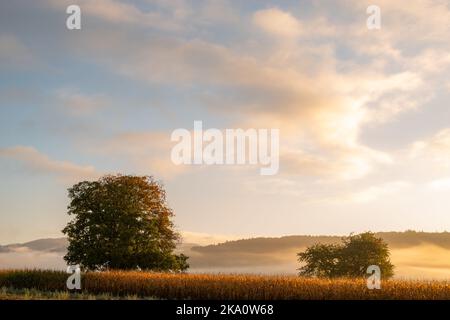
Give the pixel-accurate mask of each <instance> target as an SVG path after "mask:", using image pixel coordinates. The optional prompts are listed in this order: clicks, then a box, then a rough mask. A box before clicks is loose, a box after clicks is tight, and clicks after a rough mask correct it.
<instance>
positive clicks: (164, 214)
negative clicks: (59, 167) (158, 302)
mask: <svg viewBox="0 0 450 320" xmlns="http://www.w3.org/2000/svg"><path fill="white" fill-rule="evenodd" d="M69 198H70V199H71V201H70V204H69V206H68V214H69V215H73V216H74V218H73V220H72V221H70V222H69V223H68V224H67V226H66V227H65V228H64V229H63V233H64V234H66V235H67V237H68V240H69V246H68V252H67V254H66V256H65V257H64V259H65V260H66V261H67V262H68V263H70V264H79V265H81V266H82V267H83V268H85V269H89V270H104V269H137V268H141V269H147V270H156V271H169V270H170V271H183V270H186V269H187V268H188V267H189V265H188V264H187V257H186V256H185V255H183V254H180V255H176V254H174V253H173V251H174V249H175V248H176V244H177V241H178V240H179V234H178V233H176V232H175V231H174V229H173V223H172V222H171V217H172V216H173V213H172V210H170V209H169V208H168V206H167V204H166V194H165V191H164V189H163V188H162V186H161V185H160V184H159V183H157V182H155V180H154V179H153V178H152V177H150V176H123V175H107V176H104V177H102V178H100V179H99V180H98V181H83V182H80V183H77V184H75V185H74V186H73V187H72V188H70V189H69Z"/></svg>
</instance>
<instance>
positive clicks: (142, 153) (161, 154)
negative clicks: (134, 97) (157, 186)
mask: <svg viewBox="0 0 450 320" xmlns="http://www.w3.org/2000/svg"><path fill="white" fill-rule="evenodd" d="M102 145H103V146H102V147H101V148H96V149H95V150H92V151H94V152H96V153H101V154H106V155H110V156H114V157H115V158H123V159H125V160H126V161H129V162H130V163H131V165H132V168H134V170H135V172H134V173H139V174H151V175H154V176H157V177H163V178H166V179H170V178H173V177H175V176H177V175H179V174H181V173H183V172H185V171H186V170H187V166H177V165H175V164H173V163H172V161H171V159H170V153H171V150H172V146H173V145H174V143H173V142H172V141H171V140H170V133H169V132H125V133H121V134H118V135H115V136H114V137H112V138H110V139H107V140H106V141H104V143H103V144H102Z"/></svg>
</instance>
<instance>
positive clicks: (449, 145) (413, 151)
mask: <svg viewBox="0 0 450 320" xmlns="http://www.w3.org/2000/svg"><path fill="white" fill-rule="evenodd" d="M409 155H410V157H411V158H416V159H417V158H421V159H424V158H426V159H429V160H431V161H433V162H438V163H441V164H443V165H446V166H448V163H449V159H450V128H445V129H442V130H440V131H439V132H437V133H436V134H434V135H433V136H431V137H429V138H428V139H423V140H420V141H416V142H414V143H413V144H412V145H411V147H410V149H409Z"/></svg>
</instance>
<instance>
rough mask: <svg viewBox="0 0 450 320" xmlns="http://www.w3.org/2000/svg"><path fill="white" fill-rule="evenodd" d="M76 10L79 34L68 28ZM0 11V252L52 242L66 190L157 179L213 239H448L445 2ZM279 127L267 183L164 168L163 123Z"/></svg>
mask: <svg viewBox="0 0 450 320" xmlns="http://www.w3.org/2000/svg"><path fill="white" fill-rule="evenodd" d="M70 4H78V5H79V6H80V8H81V12H82V29H81V30H67V29H66V26H65V20H66V18H67V14H66V13H65V10H66V7H67V6H68V5H70ZM370 4H372V3H369V2H365V1H353V0H342V1H320V2H319V1H256V0H255V1H231V0H218V1H212V0H204V1H185V0H169V1H162V0H154V1H151V0H142V1H116V0H100V1H88V0H79V1H75V0H71V1H56V0H39V1H10V2H6V1H4V2H2V3H1V4H0V30H1V31H0V123H1V126H0V176H1V177H2V179H1V180H2V183H1V184H0V243H7V242H15V241H24V240H30V239H34V238H38V237H50V236H52V237H53V236H60V235H61V233H60V230H61V229H62V228H63V227H64V225H65V224H66V223H67V221H68V219H69V217H68V216H67V214H66V206H67V201H68V199H67V194H66V189H67V188H68V187H69V186H70V185H71V184H73V183H75V182H77V181H80V180H83V179H96V178H97V177H99V176H100V175H102V174H105V173H119V172H120V173H125V174H150V175H154V176H155V177H156V178H157V179H160V180H161V181H163V183H164V185H165V187H166V189H167V192H168V201H169V204H170V206H171V207H172V208H173V209H174V211H175V214H176V218H175V223H176V225H177V228H178V229H179V230H181V231H183V232H191V233H194V234H195V233H208V234H214V235H230V236H231V235H233V236H235V235H238V236H255V235H285V234H346V233H349V232H358V231H363V230H373V231H382V230H383V231H387V230H405V229H416V230H427V231H442V230H449V229H450V215H448V211H449V209H450V200H449V198H448V196H447V194H448V192H450V171H449V170H450V111H449V110H450V109H449V107H448V99H449V96H450V76H449V74H450V73H449V68H450V53H449V52H450V51H449V49H450V40H449V39H448V27H449V21H450V9H449V4H448V2H447V1H439V0H413V1H410V2H408V5H405V4H401V3H399V2H396V3H392V1H384V0H383V1H378V2H377V3H376V4H377V5H378V6H379V7H380V8H381V17H382V20H381V21H382V25H381V29H380V30H376V31H370V30H368V29H367V28H366V19H367V14H366V8H367V6H368V5H370ZM194 120H202V121H203V123H204V126H205V127H214V128H219V129H226V128H278V129H280V172H279V174H278V175H276V176H269V177H267V176H266V177H264V176H259V170H258V169H257V168H254V167H251V166H245V167H236V166H222V167H221V166H204V167H201V166H200V167H199V166H196V167H189V166H182V167H179V166H175V165H173V164H172V163H171V161H170V150H171V147H172V146H173V143H171V141H170V134H171V132H172V131H173V130H175V129H177V128H186V129H188V130H191V129H192V128H193V121H194Z"/></svg>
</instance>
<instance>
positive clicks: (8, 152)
mask: <svg viewBox="0 0 450 320" xmlns="http://www.w3.org/2000/svg"><path fill="white" fill-rule="evenodd" d="M0 157H3V158H7V159H12V160H15V161H18V162H19V163H21V164H22V165H23V166H25V167H26V168H27V169H29V170H31V172H32V173H37V174H46V175H54V176H56V177H58V178H59V179H60V180H61V181H63V182H67V183H69V182H74V181H77V180H81V179H95V178H98V176H99V175H100V174H99V172H97V171H96V170H95V168H94V167H93V166H80V165H77V164H75V163H72V162H69V161H59V160H53V159H51V158H49V157H48V156H47V155H45V154H43V153H41V152H39V151H38V150H36V149H35V148H33V147H27V146H15V147H10V148H0Z"/></svg>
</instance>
